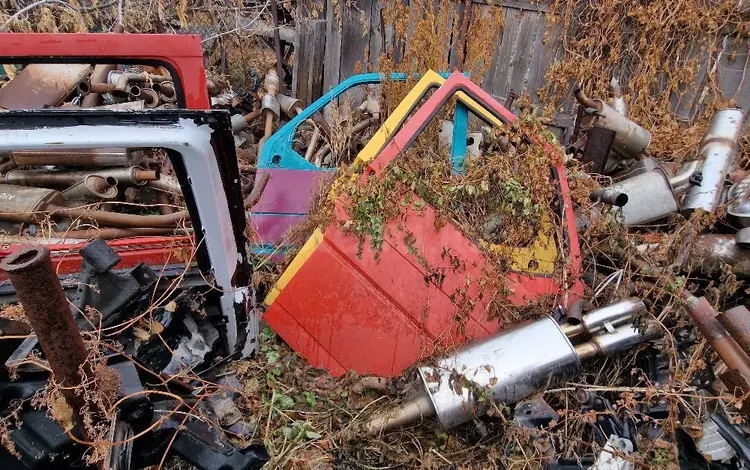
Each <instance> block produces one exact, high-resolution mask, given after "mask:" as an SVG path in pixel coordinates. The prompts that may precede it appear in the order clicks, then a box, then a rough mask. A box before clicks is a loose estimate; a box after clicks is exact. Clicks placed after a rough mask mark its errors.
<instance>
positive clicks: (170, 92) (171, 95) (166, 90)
mask: <svg viewBox="0 0 750 470" xmlns="http://www.w3.org/2000/svg"><path fill="white" fill-rule="evenodd" d="M151 89H153V90H154V91H155V92H157V93H158V94H159V98H161V100H162V101H164V102H165V103H175V102H176V101H177V91H176V90H175V88H174V82H161V83H158V82H157V83H154V84H153V85H151Z"/></svg>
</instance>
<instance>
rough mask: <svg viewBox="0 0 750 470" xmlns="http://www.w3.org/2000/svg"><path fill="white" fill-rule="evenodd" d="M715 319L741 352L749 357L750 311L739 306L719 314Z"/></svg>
mask: <svg viewBox="0 0 750 470" xmlns="http://www.w3.org/2000/svg"><path fill="white" fill-rule="evenodd" d="M716 318H717V319H718V320H719V323H721V325H722V326H723V327H724V328H726V330H727V332H728V333H729V334H730V335H731V336H732V338H734V340H735V341H737V344H739V345H740V347H741V348H742V350H743V351H745V353H746V354H747V355H748V356H750V310H748V309H747V307H745V306H744V305H740V306H739V307H734V308H731V309H729V310H727V311H726V312H724V313H720V314H719V315H718V316H717V317H716Z"/></svg>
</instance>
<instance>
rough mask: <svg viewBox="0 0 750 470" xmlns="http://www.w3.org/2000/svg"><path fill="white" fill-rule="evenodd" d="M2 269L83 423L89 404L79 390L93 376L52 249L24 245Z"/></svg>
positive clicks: (77, 417)
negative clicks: (56, 271) (57, 271)
mask: <svg viewBox="0 0 750 470" xmlns="http://www.w3.org/2000/svg"><path fill="white" fill-rule="evenodd" d="M0 269H2V270H3V271H5V272H6V273H8V277H9V278H10V281H11V283H12V284H13V287H14V289H15V290H16V295H17V296H18V299H19V300H20V302H21V305H22V306H23V310H24V314H25V315H26V318H28V320H29V323H30V324H31V327H32V328H33V329H34V332H35V333H36V336H37V338H38V339H39V344H40V346H41V347H42V351H43V352H44V356H45V358H46V359H47V361H49V364H50V366H51V367H52V372H53V374H54V379H55V381H56V382H57V383H59V384H60V386H61V387H60V391H61V392H62V394H63V396H64V397H65V400H66V401H67V402H68V405H70V407H71V408H72V410H73V416H74V419H75V421H76V422H77V423H78V424H83V422H82V419H81V414H80V412H81V409H83V408H84V407H86V406H87V403H86V401H85V400H84V398H83V397H84V394H83V393H77V391H76V389H77V388H79V387H81V386H83V385H84V377H82V375H83V376H85V378H87V379H88V380H91V379H92V378H93V377H94V375H93V370H92V368H91V364H90V363H89V362H88V361H86V358H87V355H88V354H87V352H86V346H85V345H84V344H83V340H82V339H81V335H80V333H79V332H78V327H77V326H76V324H75V321H74V320H73V316H72V314H71V312H70V307H69V306H68V300H67V299H66V298H65V294H64V293H63V290H62V287H61V286H60V281H59V280H58V279H57V274H56V273H55V268H54V267H53V266H52V260H51V258H50V254H49V250H48V249H47V248H45V247H43V246H39V245H36V246H29V247H25V248H22V249H20V250H17V251H15V252H13V253H11V254H10V255H8V256H7V257H6V258H5V259H4V260H3V261H2V262H0ZM81 373H82V374H81Z"/></svg>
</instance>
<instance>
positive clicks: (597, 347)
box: [364, 299, 662, 435]
mask: <svg viewBox="0 0 750 470" xmlns="http://www.w3.org/2000/svg"><path fill="white" fill-rule="evenodd" d="M626 302H627V304H623V305H620V306H618V307H617V308H615V309H611V310H609V311H608V312H607V314H606V315H605V314H604V309H598V310H599V311H600V312H599V314H600V317H609V318H612V319H619V320H624V319H626V318H632V316H633V315H634V314H635V313H636V312H637V311H638V310H640V309H641V307H642V306H643V304H642V302H639V301H637V300H636V301H634V300H633V299H628V300H627V301H626ZM626 305H627V307H626ZM605 308H606V307H605ZM628 315H630V317H628ZM583 318H584V319H586V316H584V317H583ZM584 323H586V324H587V325H588V328H589V329H590V330H591V331H599V332H600V333H599V334H596V335H595V336H593V337H592V338H591V339H590V340H589V341H587V342H584V343H581V344H579V345H577V346H574V345H573V343H572V342H571V340H570V338H569V337H568V336H566V334H565V331H564V330H563V329H561V327H560V325H558V324H557V322H556V321H555V320H553V319H552V318H550V317H545V318H543V319H541V320H537V321H532V322H527V323H525V324H521V325H518V326H516V327H515V328H512V329H509V330H504V331H502V332H500V333H498V334H496V335H494V336H492V337H490V338H487V339H484V340H482V341H479V342H476V343H473V344H470V345H467V346H464V347H463V348H461V349H459V350H458V351H457V352H456V353H454V354H452V355H450V356H448V357H446V358H444V359H441V360H439V361H438V362H437V364H435V365H430V366H422V367H419V375H420V377H421V378H422V383H423V386H424V391H423V392H422V393H420V394H418V395H417V396H416V397H414V398H413V399H412V400H410V401H408V402H406V403H405V404H403V405H402V406H400V407H399V408H397V409H395V410H392V411H390V412H386V413H384V414H381V415H378V416H375V417H374V418H373V419H371V420H370V421H369V422H367V423H366V424H365V429H364V430H365V432H366V433H367V434H370V435H373V434H377V433H379V432H383V431H386V430H389V429H393V428H395V427H398V426H403V425H406V424H409V423H412V422H415V421H418V420H419V419H420V418H426V417H429V416H436V417H437V420H438V422H439V423H440V426H441V427H442V428H443V429H451V428H453V427H456V426H458V425H460V424H463V423H466V422H468V421H471V420H472V419H473V418H475V417H477V416H481V415H483V414H486V412H487V410H488V409H489V408H490V407H491V406H492V405H491V402H492V401H494V402H499V403H516V402H518V401H520V400H523V399H524V398H527V397H529V396H531V395H533V394H535V393H538V392H539V391H541V390H544V389H547V388H549V387H552V386H555V385H556V384H559V383H561V382H563V381H565V380H567V379H569V378H571V377H575V376H576V375H577V374H579V373H580V372H581V361H582V360H586V359H589V358H593V357H597V356H602V355H609V354H615V353H617V352H620V351H624V350H626V349H629V348H631V347H633V346H635V345H638V344H641V343H644V342H646V341H650V340H653V339H656V338H658V337H659V336H661V333H662V332H661V328H660V326H659V324H658V323H656V322H647V323H646V327H645V328H644V329H642V330H638V329H636V328H635V327H633V326H632V325H631V324H621V325H620V326H619V327H617V328H612V329H611V330H610V331H602V329H600V328H599V327H597V326H596V325H604V324H606V323H607V322H606V321H602V320H601V318H600V319H598V320H597V319H593V320H591V321H588V322H587V321H586V320H584V322H582V324H584ZM569 333H571V334H573V335H574V336H575V335H578V334H580V332H579V331H575V332H574V331H570V332H569Z"/></svg>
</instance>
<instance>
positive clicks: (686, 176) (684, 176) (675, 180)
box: [669, 160, 702, 191]
mask: <svg viewBox="0 0 750 470" xmlns="http://www.w3.org/2000/svg"><path fill="white" fill-rule="evenodd" d="M701 163H702V161H701V160H690V161H689V162H687V163H686V164H684V165H682V168H681V169H680V173H678V174H676V175H674V176H672V177H671V178H669V184H671V185H672V188H674V190H675V191H676V190H677V188H681V187H682V186H686V185H687V184H688V182H689V181H690V177H691V176H693V173H695V170H697V169H698V166H700V164H701ZM685 189H687V187H686V188H685Z"/></svg>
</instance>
